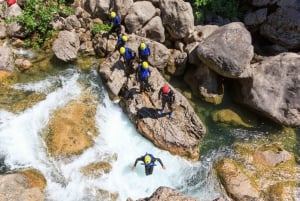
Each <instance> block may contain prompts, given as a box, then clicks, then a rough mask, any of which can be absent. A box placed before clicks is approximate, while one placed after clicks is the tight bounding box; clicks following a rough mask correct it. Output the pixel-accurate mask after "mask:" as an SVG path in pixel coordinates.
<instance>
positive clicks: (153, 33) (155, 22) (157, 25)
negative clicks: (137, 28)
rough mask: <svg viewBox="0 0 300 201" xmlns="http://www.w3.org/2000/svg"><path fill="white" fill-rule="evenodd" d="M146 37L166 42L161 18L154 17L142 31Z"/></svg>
mask: <svg viewBox="0 0 300 201" xmlns="http://www.w3.org/2000/svg"><path fill="white" fill-rule="evenodd" d="M141 32H142V33H144V37H146V38H149V39H152V40H155V41H157V42H160V43H163V42H164V41H165V28H164V26H163V24H162V21H161V18H160V17H158V16H155V17H153V18H152V19H151V20H150V21H149V22H148V23H147V24H146V25H145V26H144V27H143V28H142V30H141Z"/></svg>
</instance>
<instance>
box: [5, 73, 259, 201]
mask: <svg viewBox="0 0 300 201" xmlns="http://www.w3.org/2000/svg"><path fill="white" fill-rule="evenodd" d="M82 85H84V87H82ZM12 87H13V88H15V89H19V90H24V91H35V92H41V93H45V94H46V99H45V100H43V101H40V102H38V103H36V104H35V105H34V106H32V107H30V108H27V109H26V110H25V111H23V112H20V113H16V114H14V113H11V112H9V111H7V110H5V109H0V140H1V143H0V156H1V157H2V158H4V162H5V165H6V166H7V167H8V169H9V171H14V170H18V169H23V168H35V169H38V170H39V171H40V172H41V173H42V174H43V175H44V176H45V178H46V180H47V187H46V197H47V200H48V201H85V200H86V201H97V200H103V198H101V199H100V198H99V194H98V192H99V191H98V190H99V189H103V190H107V191H109V192H111V193H117V194H118V200H120V201H124V200H126V199H127V198H128V197H130V198H132V199H138V198H143V197H148V196H150V195H151V194H152V193H153V192H154V191H155V190H156V189H157V188H158V187H159V186H168V187H172V188H175V189H178V190H179V191H181V192H182V193H184V194H186V195H190V196H192V197H195V198H198V199H201V200H202V201H205V200H207V201H208V200H210V201H211V200H213V199H215V198H218V197H221V196H223V193H222V189H221V188H220V186H219V184H218V182H217V181H216V178H215V176H214V174H213V171H212V164H213V162H214V161H215V160H217V159H218V158H221V157H224V156H230V155H232V149H231V146H230V144H231V143H232V141H233V139H235V138H236V136H238V138H239V139H247V138H248V137H249V136H248V135H249V133H248V135H247V131H245V130H241V129H233V128H232V129H227V131H226V132H224V133H223V131H222V129H221V128H220V127H216V126H214V127H213V126H212V127H213V128H214V129H209V130H210V131H209V132H210V134H209V135H208V136H209V137H208V138H207V139H206V142H205V143H204V144H203V147H204V148H202V149H203V150H202V152H203V155H202V156H201V158H200V159H199V161H197V162H190V161H187V160H185V159H183V158H180V157H178V156H174V155H171V154H170V153H169V152H167V151H164V150H160V149H158V148H156V147H155V146H154V145H153V144H152V143H151V142H149V141H148V140H147V139H145V138H144V137H142V136H141V135H140V134H139V133H137V132H136V130H135V126H134V125H133V124H132V123H131V122H130V121H129V120H128V118H127V116H126V115H125V114H124V113H123V111H122V109H121V108H120V107H119V106H118V105H117V104H115V103H113V102H111V101H110V99H109V98H108V95H107V92H106V90H105V88H104V86H103V85H102V83H101V80H100V79H99V76H98V74H97V72H96V69H92V70H90V71H88V72H85V73H83V72H81V70H79V69H78V68H76V67H75V68H74V67H72V68H69V67H68V68H65V69H63V70H59V71H58V72H57V73H55V74H52V75H51V74H49V75H44V76H43V78H42V79H37V80H31V81H26V82H23V83H22V82H19V83H17V84H14V85H13V86H12ZM84 90H89V91H92V92H93V93H94V95H95V96H97V97H98V99H97V100H98V105H97V112H96V116H95V119H96V122H97V127H98V132H99V135H98V136H97V137H95V138H94V141H95V144H94V145H93V146H92V147H91V148H88V149H87V150H85V151H84V153H83V154H81V155H79V156H75V157H71V158H68V159H60V160H54V159H53V158H52V157H51V156H49V154H48V153H47V147H46V143H45V136H44V135H45V132H44V129H45V128H46V127H47V124H48V122H49V118H50V116H51V113H52V112H53V111H55V110H56V109H58V108H59V107H63V106H64V105H65V104H66V103H68V102H69V101H70V100H73V99H76V98H78V97H79V95H80V94H81V93H82V92H83V91H84ZM198 112H199V111H198ZM200 112H201V111H200ZM206 121H207V120H206ZM206 123H207V122H206ZM212 133H213V134H212ZM243 133H244V137H243V136H242V137H241V134H243ZM252 133H255V135H256V136H259V135H260V134H262V133H263V132H258V131H255V132H254V131H253V132H252ZM257 133H259V134H257ZM250 134H251V133H250ZM235 135H236V136H235ZM216 136H218V137H216ZM245 136H246V137H245ZM218 139H219V140H218ZM146 152H150V153H152V154H153V155H154V156H156V157H159V158H161V160H162V161H163V163H164V164H165V166H166V169H165V170H163V169H162V168H161V167H160V165H159V164H157V166H156V167H155V168H154V173H153V175H151V176H145V174H144V169H143V166H142V165H141V164H138V165H137V168H136V170H135V171H131V169H130V167H131V166H132V164H133V163H134V161H135V159H136V158H137V157H139V156H141V155H143V154H145V153H146ZM113 155H116V156H117V157H116V160H114V161H113V162H112V164H111V165H112V170H111V171H110V172H109V173H108V174H105V175H103V176H102V177H101V178H90V177H86V176H84V175H83V174H82V172H81V171H80V170H81V168H82V167H84V166H86V165H88V164H90V163H91V162H93V161H99V160H101V159H105V158H107V157H110V156H113ZM107 200H109V198H107Z"/></svg>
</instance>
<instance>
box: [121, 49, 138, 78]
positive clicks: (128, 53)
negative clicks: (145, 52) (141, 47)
mask: <svg viewBox="0 0 300 201" xmlns="http://www.w3.org/2000/svg"><path fill="white" fill-rule="evenodd" d="M119 52H120V55H121V57H122V58H123V61H124V64H125V73H126V76H127V77H129V76H130V75H131V74H133V73H134V71H135V70H134V67H133V61H134V59H135V57H136V53H135V52H134V51H133V50H132V49H130V48H129V47H120V49H119Z"/></svg>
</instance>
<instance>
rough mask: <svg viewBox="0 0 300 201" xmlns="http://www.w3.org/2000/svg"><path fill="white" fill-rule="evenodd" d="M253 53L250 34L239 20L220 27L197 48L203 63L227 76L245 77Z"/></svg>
mask: <svg viewBox="0 0 300 201" xmlns="http://www.w3.org/2000/svg"><path fill="white" fill-rule="evenodd" d="M253 54H254V52H253V46H252V40H251V35H250V33H249V31H248V30H247V29H246V28H245V27H244V25H243V24H242V23H240V22H233V23H230V24H227V25H225V26H222V27H220V28H219V29H218V30H216V31H214V32H213V33H212V34H211V35H210V36H209V37H207V38H206V39H205V40H204V41H203V42H202V43H200V44H199V46H198V48H197V56H198V58H199V59H200V60H201V61H202V62H203V63H205V64H206V65H207V66H208V67H209V68H210V69H212V70H214V71H216V72H217V73H218V74H220V75H222V76H224V77H229V78H238V77H247V76H248V73H249V72H248V71H250V61H251V60H252V57H253Z"/></svg>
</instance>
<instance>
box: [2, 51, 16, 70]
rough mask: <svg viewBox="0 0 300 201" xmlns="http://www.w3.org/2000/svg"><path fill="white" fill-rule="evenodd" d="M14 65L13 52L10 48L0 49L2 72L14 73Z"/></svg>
mask: <svg viewBox="0 0 300 201" xmlns="http://www.w3.org/2000/svg"><path fill="white" fill-rule="evenodd" d="M14 65H15V62H14V57H13V52H12V50H11V49H10V48H9V47H3V46H2V47H0V70H4V71H9V72H12V71H13V70H14Z"/></svg>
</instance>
